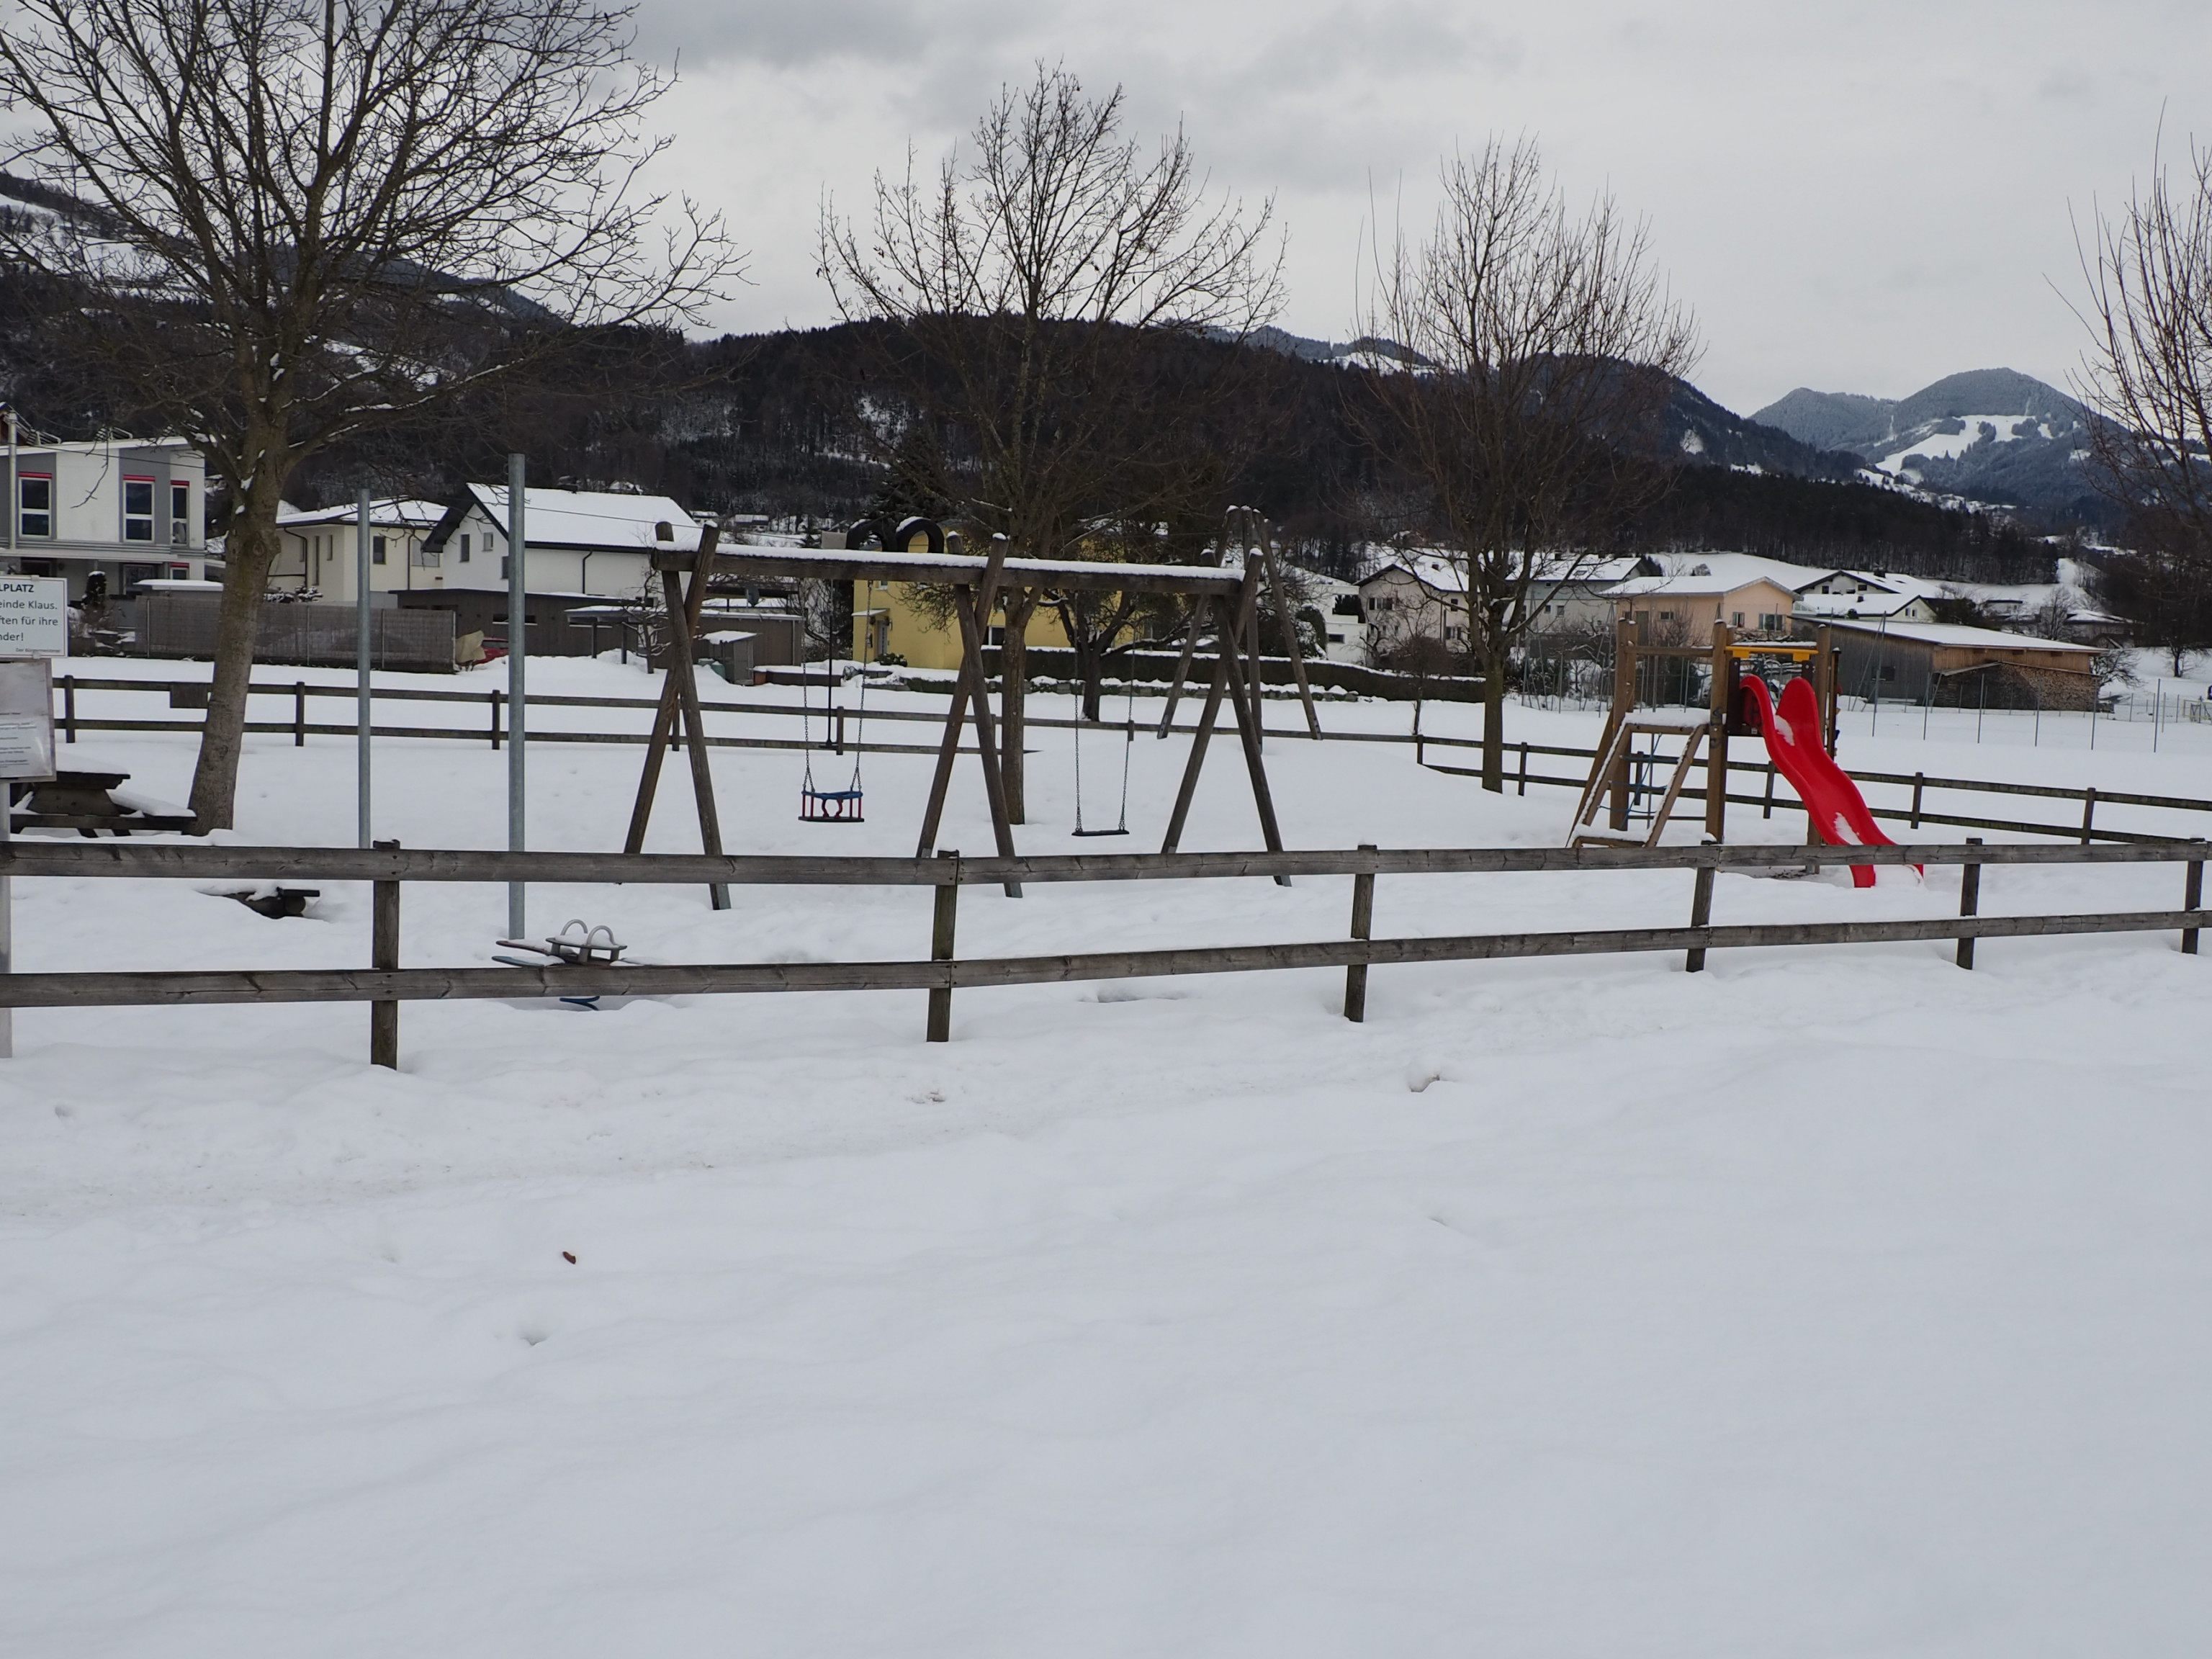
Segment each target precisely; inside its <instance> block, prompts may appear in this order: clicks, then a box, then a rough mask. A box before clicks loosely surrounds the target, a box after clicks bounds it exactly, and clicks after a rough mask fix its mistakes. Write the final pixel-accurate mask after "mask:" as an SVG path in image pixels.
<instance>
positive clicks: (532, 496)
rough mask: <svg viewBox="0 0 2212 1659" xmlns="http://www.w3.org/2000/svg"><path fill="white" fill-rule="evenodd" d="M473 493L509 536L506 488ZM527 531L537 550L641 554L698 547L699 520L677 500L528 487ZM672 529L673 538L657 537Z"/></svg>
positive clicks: (476, 486) (480, 487) (475, 488)
mask: <svg viewBox="0 0 2212 1659" xmlns="http://www.w3.org/2000/svg"><path fill="white" fill-rule="evenodd" d="M468 493H469V495H471V498H473V500H474V501H475V503H476V505H477V507H478V508H479V509H480V510H481V511H482V512H483V515H484V516H485V517H486V518H488V519H489V520H491V521H492V523H493V524H494V525H495V526H496V527H497V528H498V530H499V532H500V533H501V535H505V534H506V533H507V486H506V485H504V484H484V483H472V484H471V485H470V486H469V489H468ZM522 505H523V513H524V515H525V518H524V524H523V532H524V533H525V535H526V536H527V537H528V538H529V541H530V544H531V545H532V547H594V548H599V547H604V548H615V549H623V550H629V551H631V552H637V553H651V552H653V551H655V550H662V551H678V552H680V551H687V550H696V548H697V547H698V545H699V521H698V520H696V519H694V518H693V517H692V516H691V515H690V513H687V512H685V511H684V509H683V507H679V506H678V504H677V503H676V501H675V499H674V498H673V497H671V496H668V495H626V494H617V493H616V492H614V491H612V490H586V489H534V488H533V489H525V490H524V491H523V494H522ZM664 524H665V525H667V526H670V527H671V529H672V530H673V531H674V532H675V535H674V539H672V540H671V541H665V542H664V541H662V540H660V539H659V537H658V535H657V534H656V533H655V532H656V529H657V527H658V526H660V525H664Z"/></svg>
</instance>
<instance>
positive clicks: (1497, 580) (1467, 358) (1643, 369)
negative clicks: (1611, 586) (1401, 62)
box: [1362, 138, 1698, 790]
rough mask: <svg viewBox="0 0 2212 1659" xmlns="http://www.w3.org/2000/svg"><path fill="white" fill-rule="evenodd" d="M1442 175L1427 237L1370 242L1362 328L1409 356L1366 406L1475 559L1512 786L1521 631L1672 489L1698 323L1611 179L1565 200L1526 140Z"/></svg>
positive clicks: (1500, 781)
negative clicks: (1675, 427) (1606, 187)
mask: <svg viewBox="0 0 2212 1659" xmlns="http://www.w3.org/2000/svg"><path fill="white" fill-rule="evenodd" d="M1376 263H1377V269H1376V274H1375V284H1374V297H1373V300H1372V302H1371V304H1370V306H1369V307H1368V308H1367V311H1366V315H1365V317H1364V327H1365V332H1366V333H1367V334H1368V335H1370V337H1379V338H1384V339H1388V340H1390V341H1393V342H1395V343H1396V344H1397V345H1398V346H1400V347H1401V348H1402V349H1404V350H1405V352H1406V353H1407V356H1408V362H1409V363H1410V364H1411V367H1409V368H1404V369H1401V370H1399V371H1396V372H1386V373H1383V374H1378V375H1376V376H1375V377H1373V379H1372V380H1370V382H1368V386H1370V388H1371V391H1372V402H1371V405H1368V406H1365V407H1364V408H1363V410H1362V418H1363V420H1364V423H1365V424H1367V425H1368V427H1369V428H1370V433H1371V435H1372V436H1373V437H1374V439H1375V441H1376V443H1377V445H1378V447H1381V448H1382V449H1383V451H1384V452H1385V453H1386V454H1388V455H1389V456H1390V457H1392V458H1393V459H1395V460H1396V461H1397V462H1398V463H1399V464H1400V465H1401V466H1402V467H1403V469H1404V470H1405V471H1407V472H1408V473H1410V474H1412V475H1413V477H1415V478H1416V479H1417V480H1418V481H1419V483H1420V484H1421V485H1422V486H1423V489H1424V494H1425V498H1426V500H1425V510H1426V513H1427V514H1428V518H1429V523H1430V527H1431V532H1432V536H1433V539H1434V540H1435V541H1436V542H1437V544H1438V547H1439V550H1441V551H1442V552H1443V553H1444V554H1445V556H1448V557H1449V558H1450V559H1451V560H1452V561H1453V562H1455V563H1456V564H1457V565H1458V566H1459V567H1460V568H1461V569H1462V571H1463V573H1464V574H1465V576H1466V579H1467V594H1468V645H1469V647H1470V654H1471V655H1472V657H1473V658H1474V662H1475V664H1476V665H1477V667H1478V668H1479V670H1480V672H1481V674H1482V676H1483V681H1484V684H1483V747H1482V781H1483V787H1485V788H1486V789H1491V790H1501V789H1503V788H1504V784H1505V736H1504V698H1505V690H1506V682H1507V678H1508V677H1509V674H1510V669H1511V663H1512V657H1513V651H1514V647H1515V645H1516V642H1517V641H1519V640H1520V639H1521V638H1522V636H1523V635H1525V634H1526V633H1527V632H1528V629H1529V627H1530V626H1531V624H1532V623H1534V621H1535V619H1536V618H1537V617H1539V616H1541V614H1542V610H1543V605H1544V604H1545V603H1546V602H1547V600H1548V599H1550V598H1551V596H1552V594H1553V592H1554V591H1555V590H1556V589H1557V588H1558V587H1559V586H1561V585H1563V584H1565V583H1567V582H1570V581H1572V580H1574V579H1575V578H1576V577H1577V576H1578V575H1580V574H1583V572H1584V571H1585V570H1586V569H1587V568H1588V567H1589V564H1590V562H1592V561H1594V560H1595V559H1596V558H1598V557H1600V556H1601V555H1602V554H1603V552H1604V551H1605V544H1606V540H1607V537H1608V536H1609V535H1610V534H1611V533H1613V532H1614V531H1615V530H1616V528H1617V527H1618V526H1620V524H1621V523H1622V522H1623V521H1624V520H1626V519H1627V518H1628V517H1629V516H1630V515H1632V513H1634V512H1635V511H1636V510H1638V508H1639V507H1644V506H1645V505H1648V503H1649V502H1650V500H1651V499H1652V498H1653V497H1654V495H1656V493H1657V492H1658V491H1660V490H1662V489H1664V487H1665V478H1666V474H1665V472H1664V471H1663V469H1662V467H1661V465H1658V461H1659V457H1660V453H1661V447H1660V446H1659V445H1658V443H1657V442H1656V428H1657V425H1658V421H1659V417H1660V416H1661V415H1662V413H1663V412H1664V410H1665V408H1666V405H1667V402H1668V398H1669V397H1670V395H1671V393H1672V391H1673V381H1674V377H1677V376H1679V375H1681V374H1685V373H1686V372H1687V371H1688V369H1689V368H1690V367H1691V365H1692V362H1694V361H1695V359H1696V356H1697V351H1698V345H1697V329H1696V325H1695V323H1694V321H1693V319H1692V317H1691V316H1690V314H1689V313H1688V312H1687V311H1686V309H1685V308H1684V307H1680V306H1679V305H1678V304H1676V303H1675V302H1674V301H1673V300H1672V298H1671V297H1670V296H1669V295H1668V290H1667V288H1666V285H1665V283H1664V282H1663V280H1662V278H1661V277H1660V276H1659V275H1658V274H1657V272H1656V269H1655V266H1654V264H1653V261H1652V258H1651V255H1650V242H1649V236H1648V233H1647V231H1646V229H1645V228H1644V225H1643V224H1642V223H1640V222H1638V223H1629V222H1625V221H1623V219H1622V218H1621V217H1620V214H1619V212H1618V210H1616V209H1615V207H1614V205H1613V201H1612V198H1611V197H1603V196H1601V197H1598V198H1597V200H1596V201H1595V203H1594V204H1592V206H1591V207H1590V208H1589V210H1588V211H1587V212H1586V213H1585V214H1583V215H1582V216H1579V217H1577V216H1574V215H1573V214H1572V213H1571V212H1570V210H1569V209H1568V205H1567V202H1566V197H1565V194H1564V192H1563V191H1560V189H1559V187H1558V186H1557V185H1554V184H1553V182H1552V181H1551V179H1550V178H1549V176H1548V175H1547V173H1546V171H1545V168H1544V166H1543V161H1542V157H1541V154H1540V152H1539V150H1538V149H1537V146H1536V144H1535V143H1534V140H1533V139H1528V138H1523V139H1522V140H1520V141H1519V142H1518V143H1514V144H1512V145H1510V146H1509V145H1506V144H1504V143H1501V142H1499V141H1498V140H1495V139H1493V140H1492V141H1491V142H1490V143H1488V144H1487V145H1486V147H1485V148H1484V149H1482V150H1481V151H1480V152H1479V153H1477V154H1474V155H1453V156H1452V157H1450V158H1449V160H1448V161H1445V163H1444V164H1443V202H1442V204H1441V205H1440V206H1439V207H1438V209H1437V219H1436V225H1435V228H1434V229H1433V230H1432V231H1431V233H1430V235H1429V237H1428V240H1425V242H1423V243H1421V244H1420V245H1419V246H1418V247H1413V246H1407V241H1406V239H1405V238H1404V236H1403V235H1402V234H1401V236H1400V237H1399V239H1398V240H1397V242H1396V245H1395V248H1394V249H1393V250H1392V252H1390V254H1389V258H1388V261H1387V263H1386V262H1384V261H1383V258H1381V257H1380V256H1378V258H1377V262H1376Z"/></svg>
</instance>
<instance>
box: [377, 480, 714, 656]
mask: <svg viewBox="0 0 2212 1659" xmlns="http://www.w3.org/2000/svg"><path fill="white" fill-rule="evenodd" d="M699 532H700V524H699V520H696V519H695V518H693V517H692V516H691V514H690V513H688V512H686V511H685V510H684V507H681V506H680V505H678V503H677V501H675V500H674V499H673V498H671V497H670V496H667V495H641V494H631V493H629V492H626V491H622V490H584V489H541V488H538V487H537V486H535V485H533V486H532V487H531V488H529V489H526V490H525V491H524V493H523V526H522V534H523V585H524V588H525V591H526V593H527V594H528V597H529V609H528V611H527V613H526V616H527V621H528V623H529V626H530V629H531V632H530V636H529V639H530V649H531V650H532V652H535V653H540V654H543V655H550V656H575V655H582V654H585V653H588V652H589V651H590V650H591V649H592V641H594V640H595V639H597V638H598V637H599V632H598V630H595V629H591V628H589V627H587V626H584V625H580V624H578V625H571V619H570V617H569V613H570V612H571V611H578V610H582V609H585V608H587V607H592V606H594V605H596V606H598V607H599V608H600V609H601V610H604V608H605V605H606V604H607V603H608V602H609V601H621V600H626V599H635V598H638V597H640V596H641V595H642V594H644V592H646V586H647V580H648V578H649V577H650V576H651V574H652V572H653V554H654V553H655V552H656V551H689V550H696V549H697V547H698V545H699ZM422 556H423V557H424V558H425V559H426V560H427V561H428V568H432V569H435V571H436V572H437V573H438V578H439V580H438V581H437V582H436V583H435V585H434V586H418V587H416V588H414V589H412V590H411V591H407V592H402V593H401V594H400V595H399V599H398V602H399V604H400V605H403V606H408V605H428V606H431V607H433V608H435V609H438V610H445V611H453V612H454V613H455V614H456V617H457V618H458V620H457V623H456V624H455V625H456V629H457V631H458V632H459V634H461V635H464V636H465V635H469V634H471V633H477V632H481V633H482V634H483V635H484V636H485V638H486V639H487V641H489V642H491V643H494V644H497V643H498V642H500V641H503V640H504V639H505V638H506V637H507V579H508V560H509V559H510V558H512V557H513V543H512V538H511V537H510V535H509V526H508V522H507V486H506V485H504V484H487V483H472V484H470V485H468V486H466V487H465V488H464V489H461V490H460V491H459V492H458V493H457V494H456V495H453V497H452V498H451V499H450V500H448V501H447V502H446V503H445V506H444V507H443V510H442V511H441V513H440V515H439V518H438V521H437V523H436V524H435V525H434V526H432V527H431V529H430V532H429V534H428V536H427V537H425V538H424V539H423V544H422Z"/></svg>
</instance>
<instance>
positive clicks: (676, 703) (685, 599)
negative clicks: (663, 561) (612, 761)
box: [623, 523, 730, 910]
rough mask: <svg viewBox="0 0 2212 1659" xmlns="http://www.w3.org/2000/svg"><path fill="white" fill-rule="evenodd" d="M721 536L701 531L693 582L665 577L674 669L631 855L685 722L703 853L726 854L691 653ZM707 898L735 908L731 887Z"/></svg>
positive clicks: (641, 791)
mask: <svg viewBox="0 0 2212 1659" xmlns="http://www.w3.org/2000/svg"><path fill="white" fill-rule="evenodd" d="M719 536H720V526H717V525H714V524H712V523H709V524H708V525H707V526H705V527H704V528H703V529H702V530H701V531H700V532H699V552H698V557H697V562H696V563H695V564H693V566H692V567H691V574H690V581H689V582H688V583H683V582H682V581H681V578H680V576H679V573H678V572H677V571H674V570H663V571H662V572H661V573H660V586H661V597H662V599H663V601H664V602H665V605H666V607H667V611H668V668H667V671H666V673H665V674H664V675H663V676H662V678H661V682H660V706H659V708H656V709H654V710H653V736H652V737H651V738H649V739H648V740H647V743H646V745H645V769H644V770H643V771H642V772H641V773H640V774H639V775H638V780H637V799H636V800H635V802H634V803H633V804H632V805H631V807H630V811H629V834H628V835H626V836H623V852H625V853H641V852H643V851H644V850H645V828H646V825H647V823H649V822H651V820H652V817H653V796H654V794H655V793H657V792H658V791H659V787H660V767H661V763H662V762H663V761H664V760H665V759H666V757H667V755H668V745H669V742H670V740H671V738H672V737H673V736H674V735H675V732H676V728H677V725H678V721H679V720H680V721H681V722H682V725H683V727H684V732H686V733H687V734H688V735H689V737H690V741H689V742H688V743H686V744H684V754H685V757H687V758H688V759H689V760H690V763H691V795H692V799H694V800H695V801H696V803H697V805H698V808H699V843H700V847H701V850H702V851H704V852H708V853H711V854H715V855H716V856H720V854H721V851H722V825H721V818H720V814H719V813H718V812H717V811H715V807H714V774H713V773H712V772H711V771H710V770H709V769H708V765H707V722H706V718H705V716H704V714H702V712H701V709H700V707H699V682H698V679H697V678H696V669H695V665H694V663H693V660H692V653H691V641H692V637H693V635H696V633H697V632H698V629H699V617H700V612H701V609H702V606H704V605H705V604H706V603H707V577H708V572H709V571H710V570H712V569H713V568H714V543H715V541H716V539H717V538H718V537H719ZM707 895H708V902H710V903H712V904H713V906H714V908H715V909H717V910H726V909H728V908H730V890H729V888H728V886H727V885H726V884H724V883H721V882H716V883H714V884H712V885H710V886H709V887H708V890H707Z"/></svg>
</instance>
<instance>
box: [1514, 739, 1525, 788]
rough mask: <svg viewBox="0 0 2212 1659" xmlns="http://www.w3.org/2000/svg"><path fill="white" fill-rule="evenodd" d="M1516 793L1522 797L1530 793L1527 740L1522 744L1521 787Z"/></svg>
mask: <svg viewBox="0 0 2212 1659" xmlns="http://www.w3.org/2000/svg"><path fill="white" fill-rule="evenodd" d="M1514 793H1516V794H1522V795H1525V794H1527V793H1528V743H1527V741H1526V740H1525V739H1524V740H1523V741H1522V744H1521V787H1519V788H1518V789H1517V790H1516V791H1515V792H1514Z"/></svg>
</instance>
